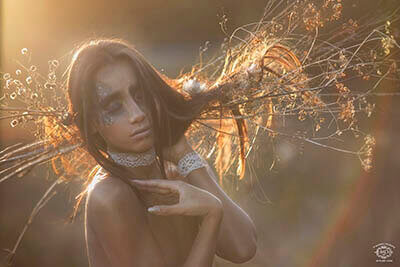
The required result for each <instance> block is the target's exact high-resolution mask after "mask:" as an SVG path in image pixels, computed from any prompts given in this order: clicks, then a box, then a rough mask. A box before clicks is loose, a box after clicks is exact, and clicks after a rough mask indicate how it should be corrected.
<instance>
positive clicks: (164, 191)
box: [133, 184, 173, 194]
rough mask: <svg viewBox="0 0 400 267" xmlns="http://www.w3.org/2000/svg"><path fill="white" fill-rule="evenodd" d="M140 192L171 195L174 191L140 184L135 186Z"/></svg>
mask: <svg viewBox="0 0 400 267" xmlns="http://www.w3.org/2000/svg"><path fill="white" fill-rule="evenodd" d="M133 186H135V187H136V188H137V189H138V190H140V191H144V192H149V193H158V194H171V193H173V191H172V190H171V189H169V188H168V189H166V188H158V187H154V186H142V185H138V184H134V185H133Z"/></svg>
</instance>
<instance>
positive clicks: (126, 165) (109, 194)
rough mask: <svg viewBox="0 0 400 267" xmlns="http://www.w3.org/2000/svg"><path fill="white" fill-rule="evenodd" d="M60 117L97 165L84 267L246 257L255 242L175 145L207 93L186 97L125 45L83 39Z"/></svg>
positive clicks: (211, 182)
mask: <svg viewBox="0 0 400 267" xmlns="http://www.w3.org/2000/svg"><path fill="white" fill-rule="evenodd" d="M67 86H68V93H69V105H70V112H71V113H72V114H73V119H74V122H75V124H76V126H77V127H78V128H79V131H80V134H81V136H82V138H83V140H84V141H85V144H86V148H87V150H88V151H89V153H90V154H91V155H92V156H93V157H94V158H95V159H96V161H97V162H98V163H99V165H101V168H99V170H98V172H97V173H96V175H95V177H94V180H93V182H92V183H91V185H90V190H89V193H88V196H87V202H86V217H85V230H86V241H87V252H88V258H89V263H90V266H91V267H102V266H118V267H124V266H127V267H128V266H130V267H133V266H135V267H141V266H146V267H147V266H160V267H164V266H174V267H175V266H190V267H195V266H201V267H205V266H212V265H213V261H214V255H215V254H217V255H218V256H220V257H222V258H224V259H226V260H228V261H231V262H234V263H243V262H246V261H248V260H250V259H251V258H252V257H253V256H254V254H255V252H256V247H257V246H256V241H257V235H256V230H255V226H254V224H253V222H252V220H251V219H250V218H249V216H248V215H247V214H246V213H245V212H244V211H243V210H242V209H241V208H240V207H239V206H237V205H236V204H235V203H234V202H233V201H232V200H231V199H230V198H229V197H228V196H227V195H226V194H225V193H224V191H223V190H222V189H221V188H220V186H219V185H218V183H217V182H216V180H217V179H216V177H215V174H214V173H213V171H212V170H211V168H210V167H209V166H208V165H207V164H206V163H205V161H204V160H202V159H201V158H200V156H199V155H198V154H197V153H195V152H194V150H193V148H192V147H191V146H190V145H189V143H188V141H187V140H186V138H185V135H184V133H185V131H186V130H187V129H188V127H189V126H190V124H191V123H192V121H193V120H194V118H195V117H196V116H197V115H198V114H200V112H201V111H202V110H203V108H204V107H205V106H207V105H208V103H210V101H213V100H215V99H216V98H218V97H219V96H218V95H217V94H216V93H215V92H206V93H202V94H198V95H196V96H194V97H192V98H186V97H184V96H183V95H182V94H180V93H179V92H178V91H177V90H175V89H174V88H172V87H171V86H170V85H168V84H167V83H166V81H165V80H164V79H162V77H161V76H160V74H159V73H158V72H157V71H156V70H155V69H154V68H153V67H152V66H151V65H150V64H149V63H147V61H146V60H145V59H144V58H143V57H142V56H141V55H140V54H139V53H138V52H137V51H136V50H135V49H134V48H133V47H132V46H131V45H129V44H127V43H126V42H124V41H122V40H118V39H99V40H92V41H90V42H88V43H86V44H84V45H82V46H81V47H80V48H79V49H78V51H77V52H76V54H75V55H74V58H73V61H72V64H71V67H70V69H69V73H68V85H67Z"/></svg>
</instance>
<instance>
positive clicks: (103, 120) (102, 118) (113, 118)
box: [98, 111, 124, 127]
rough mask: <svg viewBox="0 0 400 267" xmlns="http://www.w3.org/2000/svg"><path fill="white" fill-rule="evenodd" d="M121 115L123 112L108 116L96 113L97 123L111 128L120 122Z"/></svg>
mask: <svg viewBox="0 0 400 267" xmlns="http://www.w3.org/2000/svg"><path fill="white" fill-rule="evenodd" d="M123 115H124V114H123V112H120V113H117V114H110V113H109V112H106V111H100V112H99V113H98V121H99V122H100V124H102V125H103V126H105V127H112V126H113V125H115V124H117V123H118V122H120V121H121V119H122V117H123Z"/></svg>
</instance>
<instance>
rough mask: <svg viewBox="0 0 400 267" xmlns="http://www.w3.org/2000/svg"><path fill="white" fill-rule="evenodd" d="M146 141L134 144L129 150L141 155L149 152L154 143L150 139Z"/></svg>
mask: <svg viewBox="0 0 400 267" xmlns="http://www.w3.org/2000/svg"><path fill="white" fill-rule="evenodd" d="M148 139H149V140H142V141H141V142H139V143H137V144H135V145H134V146H133V147H132V149H130V150H131V151H132V152H136V153H142V152H146V151H148V150H150V149H151V148H153V147H154V143H153V140H152V139H150V138H148Z"/></svg>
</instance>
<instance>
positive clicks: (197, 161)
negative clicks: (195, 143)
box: [177, 151, 207, 177]
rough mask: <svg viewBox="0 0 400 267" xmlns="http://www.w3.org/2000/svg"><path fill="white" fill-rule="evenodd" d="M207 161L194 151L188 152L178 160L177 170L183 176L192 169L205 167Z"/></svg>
mask: <svg viewBox="0 0 400 267" xmlns="http://www.w3.org/2000/svg"><path fill="white" fill-rule="evenodd" d="M206 166H207V163H206V162H205V161H204V160H203V159H202V158H201V157H200V155H199V154H197V152H196V151H193V152H189V153H187V154H186V155H184V156H183V157H182V158H181V159H180V160H179V162H178V166H177V167H178V172H179V174H180V175H182V176H183V177H186V176H188V175H189V173H191V172H192V171H193V170H196V169H199V168H202V167H206Z"/></svg>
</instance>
